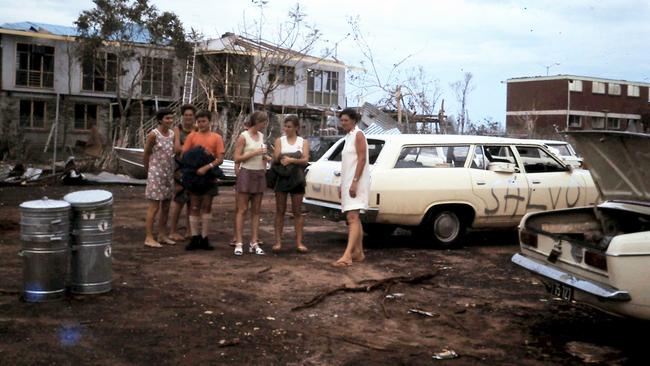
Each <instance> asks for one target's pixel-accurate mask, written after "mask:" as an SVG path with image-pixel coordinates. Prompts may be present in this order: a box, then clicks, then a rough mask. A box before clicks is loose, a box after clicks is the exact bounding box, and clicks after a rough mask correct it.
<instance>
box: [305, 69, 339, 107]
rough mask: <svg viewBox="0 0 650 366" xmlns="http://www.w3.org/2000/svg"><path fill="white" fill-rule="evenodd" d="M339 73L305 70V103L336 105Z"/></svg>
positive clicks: (337, 101)
mask: <svg viewBox="0 0 650 366" xmlns="http://www.w3.org/2000/svg"><path fill="white" fill-rule="evenodd" d="M338 90H339V73H338V72H336V71H323V70H313V69H308V70H307V103H313V104H321V105H332V106H334V105H338V103H339V95H338Z"/></svg>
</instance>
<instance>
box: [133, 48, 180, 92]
mask: <svg viewBox="0 0 650 366" xmlns="http://www.w3.org/2000/svg"><path fill="white" fill-rule="evenodd" d="M158 63H159V65H158ZM156 66H159V67H160V72H158V73H156V72H155V68H156ZM140 67H141V68H142V79H141V80H140V94H142V95H147V96H161V97H173V96H174V59H172V58H168V57H153V56H142V57H140ZM156 84H158V85H156ZM145 85H148V87H147V88H145Z"/></svg>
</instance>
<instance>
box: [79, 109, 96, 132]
mask: <svg viewBox="0 0 650 366" xmlns="http://www.w3.org/2000/svg"><path fill="white" fill-rule="evenodd" d="M98 115H99V106H98V105H97V104H79V103H77V104H75V105H74V129H75V130H89V129H90V128H92V127H93V126H96V125H97V116H98Z"/></svg>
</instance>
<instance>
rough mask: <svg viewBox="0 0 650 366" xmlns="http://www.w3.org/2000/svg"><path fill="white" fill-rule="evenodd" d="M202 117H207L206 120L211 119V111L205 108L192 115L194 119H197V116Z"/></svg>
mask: <svg viewBox="0 0 650 366" xmlns="http://www.w3.org/2000/svg"><path fill="white" fill-rule="evenodd" d="M203 117H205V118H207V119H208V120H211V119H212V112H210V111H206V110H202V111H199V113H197V114H196V115H195V116H194V119H199V118H203Z"/></svg>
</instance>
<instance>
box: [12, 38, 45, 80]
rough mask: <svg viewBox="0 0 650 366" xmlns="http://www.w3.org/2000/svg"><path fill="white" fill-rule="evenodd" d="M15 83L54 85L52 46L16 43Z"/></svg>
mask: <svg viewBox="0 0 650 366" xmlns="http://www.w3.org/2000/svg"><path fill="white" fill-rule="evenodd" d="M16 85H17V86H28V87H32V88H53V87H54V47H50V46H41V45H36V44H26V43H18V44H16Z"/></svg>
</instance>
